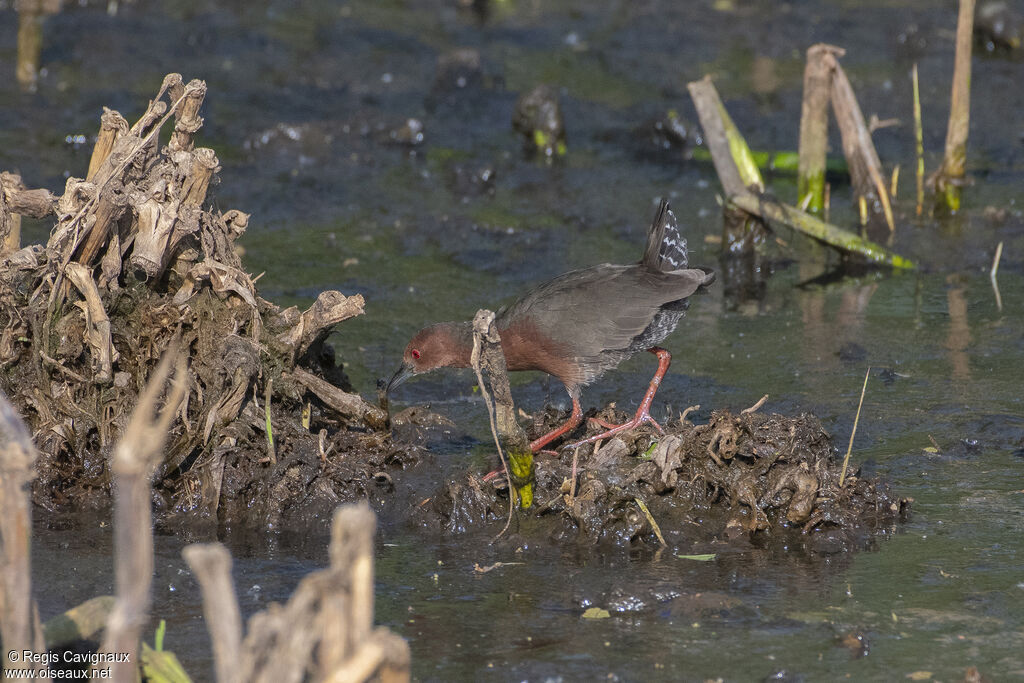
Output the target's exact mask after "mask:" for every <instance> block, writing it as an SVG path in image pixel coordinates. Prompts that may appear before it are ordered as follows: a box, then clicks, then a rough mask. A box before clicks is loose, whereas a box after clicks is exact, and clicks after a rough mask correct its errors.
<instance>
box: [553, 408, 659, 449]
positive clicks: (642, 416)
mask: <svg viewBox="0 0 1024 683" xmlns="http://www.w3.org/2000/svg"><path fill="white" fill-rule="evenodd" d="M591 421H592V422H596V423H597V424H599V425H601V426H602V427H605V428H607V429H608V431H606V432H601V433H600V434H596V435H595V436H588V437H587V438H586V439H583V440H582V441H577V442H575V443H571V444H567V445H565V446H563V448H576V447H577V446H582V445H583V444H588V443H594V442H595V441H602V440H604V439H608V438H611V437H613V436H615V435H616V434H618V433H619V432H625V431H627V430H630V429H636V428H637V427H639V426H640V425H642V424H643V423H645V422H650V423H651V425H652V426H653V427H654V428H655V429H657V430H658V433H660V434H664V433H665V430H664V429H662V428H661V425H660V424H658V422H657V421H656V420H655V419H654V418H653V417H651V414H650V413H649V412H647V406H641V407H640V410H638V411H636V416H634V417H633V419H632V420H629V421H628V422H623V423H622V424H620V425H613V424H611V423H610V422H605V421H604V420H601V419H598V418H591Z"/></svg>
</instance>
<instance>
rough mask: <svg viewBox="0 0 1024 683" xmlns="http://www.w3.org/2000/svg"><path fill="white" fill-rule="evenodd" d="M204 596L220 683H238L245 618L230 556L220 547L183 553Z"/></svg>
mask: <svg viewBox="0 0 1024 683" xmlns="http://www.w3.org/2000/svg"><path fill="white" fill-rule="evenodd" d="M181 555H182V557H184V558H185V561H186V562H188V566H189V567H190V568H191V569H192V573H193V574H194V575H195V577H196V580H197V581H198V582H199V589H200V590H201V591H202V593H203V618H204V619H205V620H206V629H207V631H209V633H210V640H211V641H212V642H213V661H214V669H215V671H216V672H217V681H218V683H236V682H237V681H238V677H237V675H238V657H239V652H240V650H241V643H242V615H241V612H240V610H239V608H238V600H237V599H236V597H235V595H236V593H235V583H234V580H233V579H232V578H231V553H229V552H228V551H227V549H226V548H225V547H224V546H223V545H221V544H220V543H206V544H200V543H196V544H193V545H189V546H186V547H185V548H184V549H183V550H182V551H181Z"/></svg>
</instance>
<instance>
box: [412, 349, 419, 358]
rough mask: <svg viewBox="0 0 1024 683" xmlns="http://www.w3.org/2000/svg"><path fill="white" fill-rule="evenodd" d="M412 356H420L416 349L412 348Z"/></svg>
mask: <svg viewBox="0 0 1024 683" xmlns="http://www.w3.org/2000/svg"><path fill="white" fill-rule="evenodd" d="M412 357H413V358H419V357H420V352H419V351H418V350H417V349H413V350H412Z"/></svg>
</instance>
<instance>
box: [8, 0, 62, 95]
mask: <svg viewBox="0 0 1024 683" xmlns="http://www.w3.org/2000/svg"><path fill="white" fill-rule="evenodd" d="M60 5H61V0H21V1H20V2H18V3H16V6H17V9H18V64H17V66H16V67H15V70H14V71H15V76H16V78H17V79H18V85H19V86H21V89H22V90H24V91H25V92H35V91H36V82H37V81H38V79H39V54H40V53H41V52H42V49H43V19H44V18H46V16H47V15H49V14H56V13H57V12H59V11H60Z"/></svg>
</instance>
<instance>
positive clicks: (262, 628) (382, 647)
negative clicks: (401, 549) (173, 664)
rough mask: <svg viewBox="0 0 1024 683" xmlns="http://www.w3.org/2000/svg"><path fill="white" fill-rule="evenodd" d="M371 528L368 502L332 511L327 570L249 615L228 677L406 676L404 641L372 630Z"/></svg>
mask: <svg viewBox="0 0 1024 683" xmlns="http://www.w3.org/2000/svg"><path fill="white" fill-rule="evenodd" d="M375 529H376V516H375V515H374V514H373V512H372V511H370V509H369V507H368V506H367V505H366V503H360V504H359V505H345V506H341V507H339V508H337V510H336V511H335V514H334V521H333V524H332V526H331V546H330V558H331V561H330V567H328V568H327V569H323V570H320V571H316V572H313V573H312V574H310V575H309V576H307V577H305V578H304V579H302V581H301V582H300V583H299V587H298V588H297V589H296V590H295V592H294V593H293V594H292V596H291V598H289V600H288V602H287V604H285V605H283V606H281V605H271V606H270V607H269V608H268V609H266V610H264V611H262V612H259V613H257V614H254V615H253V616H252V618H251V619H250V620H249V630H248V633H247V634H246V635H245V639H244V641H243V642H242V645H241V649H240V652H239V656H238V659H237V660H236V661H234V662H231V665H232V666H233V668H234V669H235V673H234V674H232V680H235V681H246V682H247V683H248V681H253V682H255V683H260V682H263V681H265V682H266V683H291V682H294V683H298V682H299V681H302V680H304V679H305V677H306V674H307V673H309V674H310V675H312V677H313V678H314V679H315V680H319V681H339V682H340V681H356V682H361V681H366V680H371V679H372V680H380V681H385V682H386V683H404V682H407V681H408V680H409V646H408V644H407V643H406V642H405V641H404V640H402V639H401V638H399V637H397V636H395V635H394V634H392V633H390V632H389V631H388V630H387V629H385V628H377V629H374V628H373V535H374V531H375ZM232 595H233V594H232ZM218 666H219V663H218Z"/></svg>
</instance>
